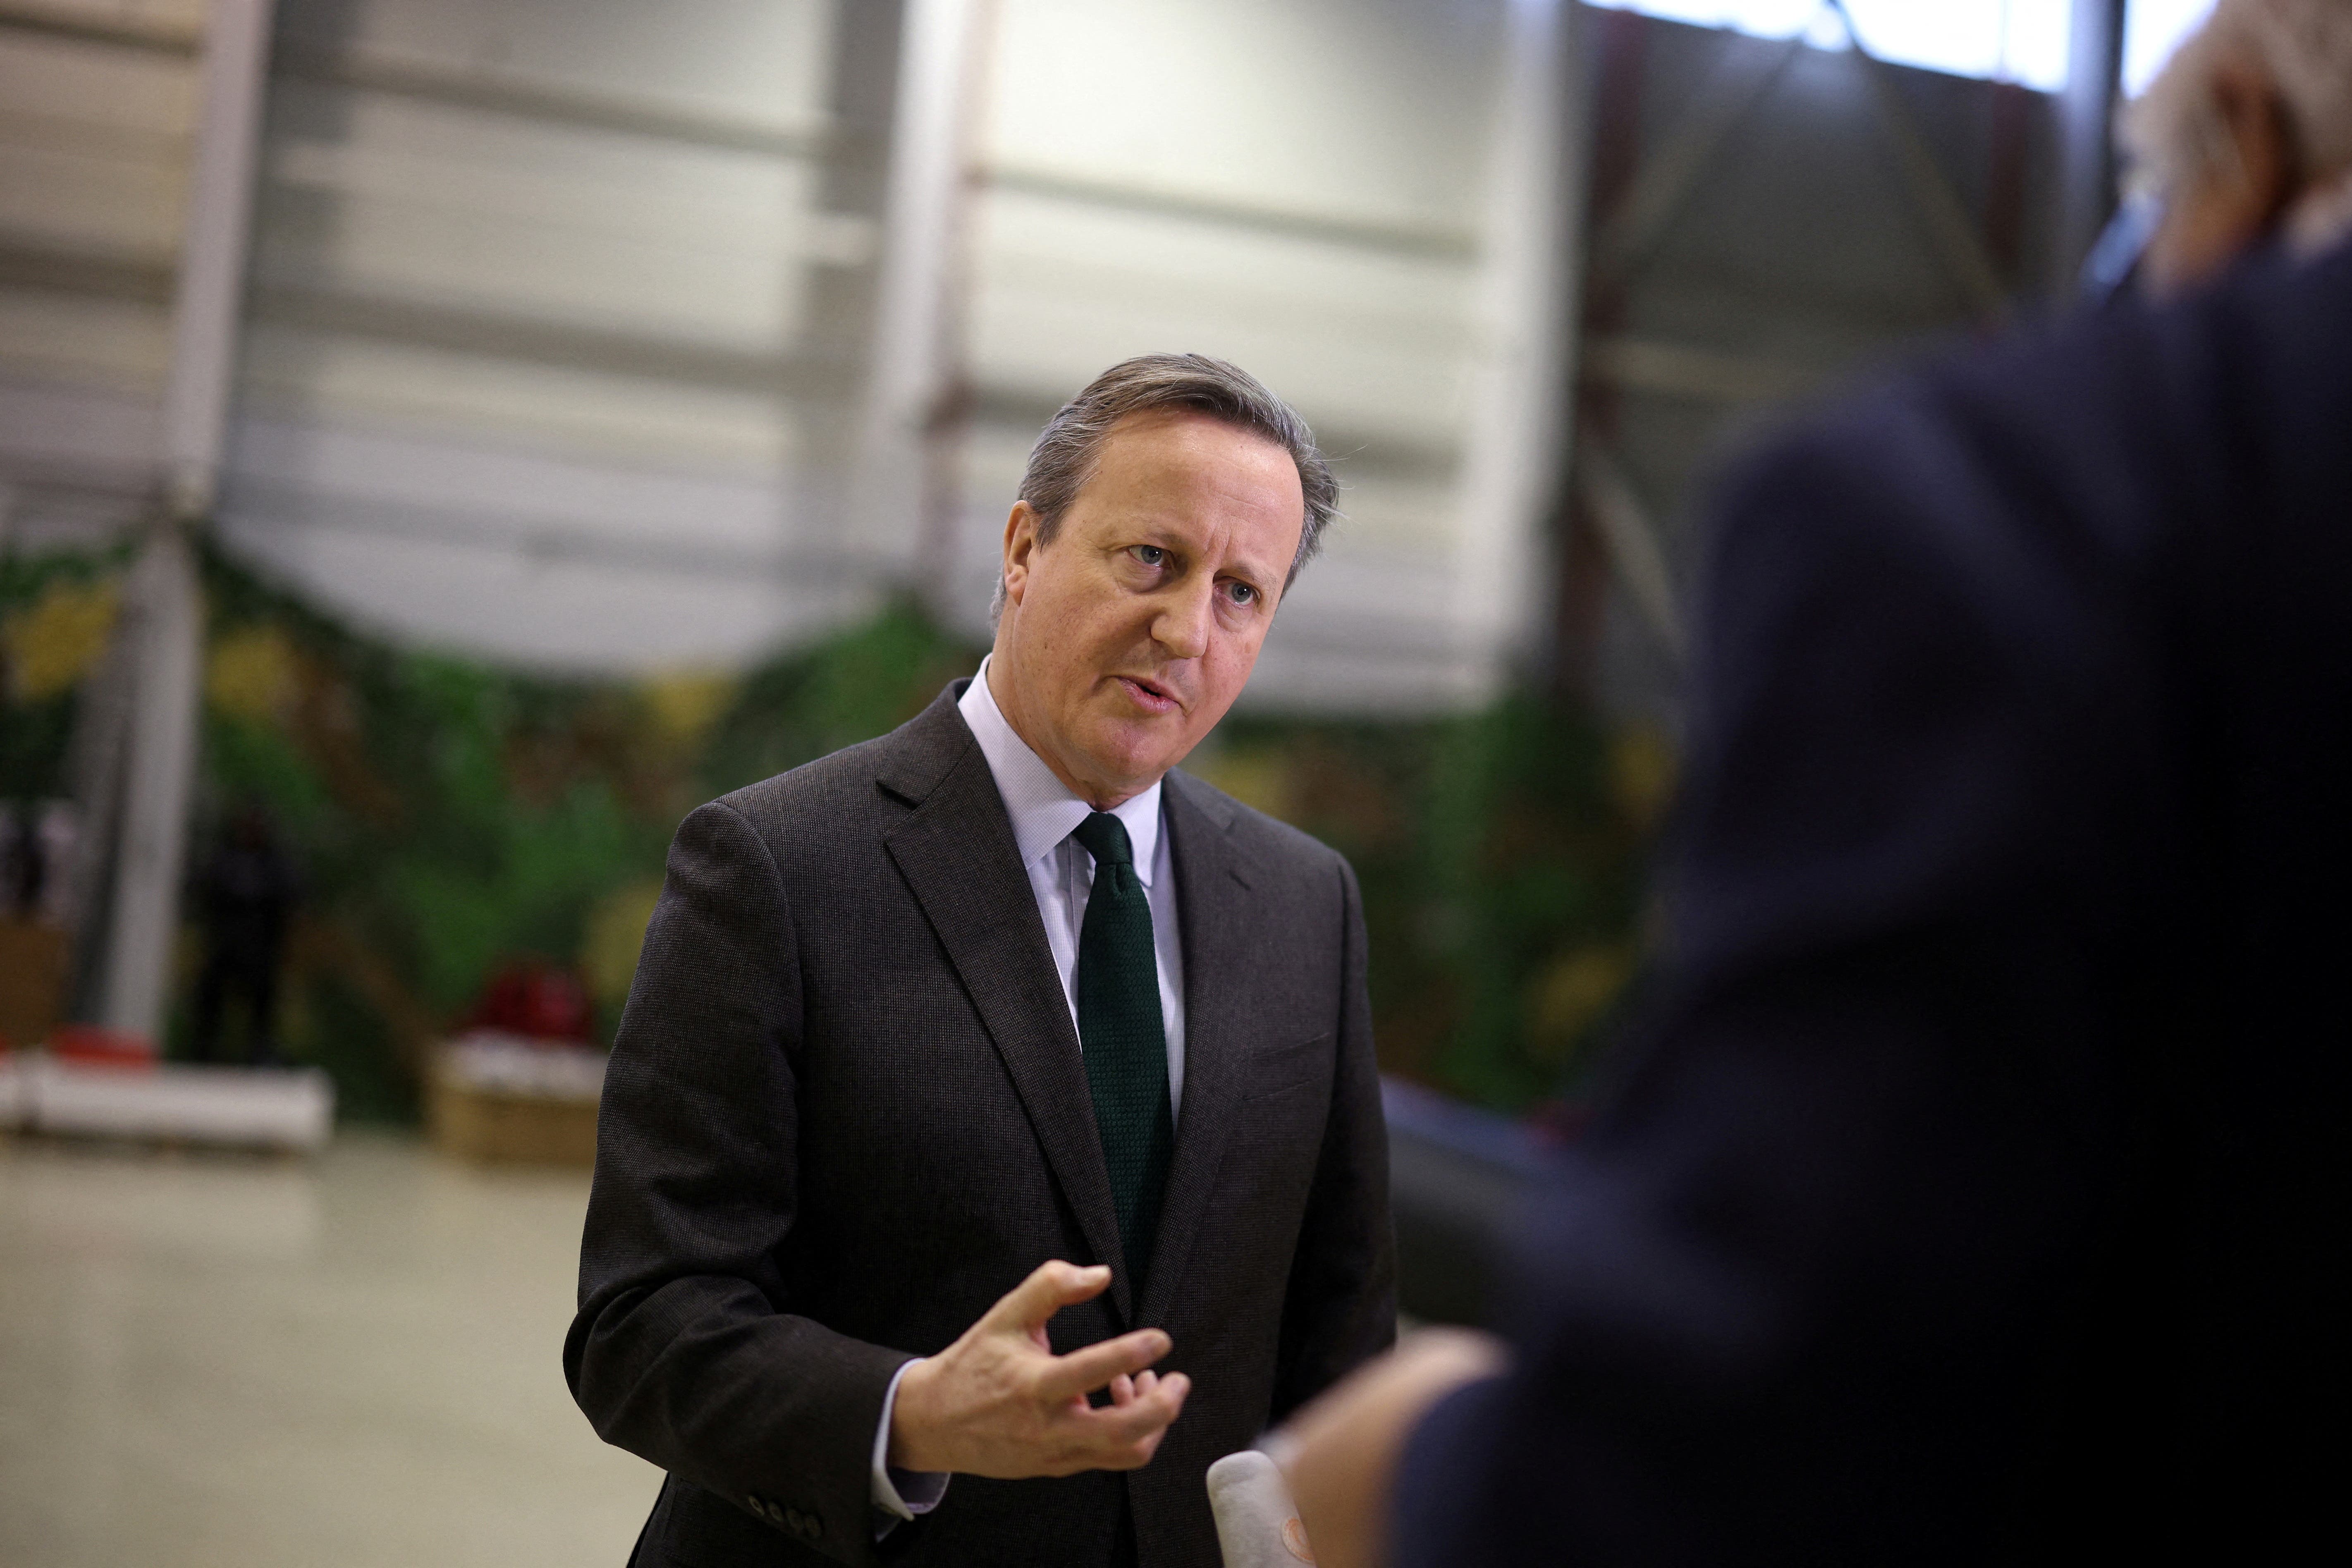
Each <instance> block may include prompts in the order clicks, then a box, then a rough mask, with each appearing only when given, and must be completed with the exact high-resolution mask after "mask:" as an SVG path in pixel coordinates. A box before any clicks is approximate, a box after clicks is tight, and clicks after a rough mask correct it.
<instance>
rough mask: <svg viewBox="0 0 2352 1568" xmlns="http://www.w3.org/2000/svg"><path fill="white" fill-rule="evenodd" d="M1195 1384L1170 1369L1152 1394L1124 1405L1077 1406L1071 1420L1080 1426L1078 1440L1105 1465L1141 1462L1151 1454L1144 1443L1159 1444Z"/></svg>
mask: <svg viewBox="0 0 2352 1568" xmlns="http://www.w3.org/2000/svg"><path fill="white" fill-rule="evenodd" d="M1191 1392H1192V1380H1191V1379H1189V1378H1187V1377H1186V1376H1185V1375H1184V1374H1183V1373H1181V1372H1171V1373H1169V1374H1168V1375H1167V1376H1166V1377H1163V1378H1161V1379H1160V1382H1159V1385H1158V1386H1157V1387H1155V1388H1154V1389H1153V1390H1152V1391H1151V1392H1150V1394H1138V1395H1137V1396H1136V1397H1135V1398H1134V1399H1133V1400H1131V1401H1129V1403H1127V1404H1125V1405H1097V1406H1092V1407H1089V1408H1087V1409H1084V1410H1074V1411H1072V1412H1071V1413H1070V1415H1069V1420H1070V1422H1071V1424H1072V1425H1073V1426H1076V1427H1078V1428H1080V1429H1081V1430H1080V1432H1079V1434H1078V1438H1077V1440H1078V1443H1079V1445H1080V1446H1081V1447H1084V1448H1085V1450H1086V1451H1087V1454H1088V1455H1089V1456H1091V1458H1092V1459H1093V1462H1094V1463H1095V1464H1097V1465H1098V1466H1101V1467H1103V1468H1122V1464H1123V1462H1126V1463H1131V1464H1141V1463H1142V1462H1143V1460H1144V1459H1145V1458H1150V1447H1145V1445H1147V1444H1150V1445H1154V1446H1156V1445H1157V1444H1158V1442H1159V1440H1160V1434H1161V1433H1163V1432H1165V1431H1167V1430H1168V1427H1169V1426H1170V1424H1171V1423H1172V1422H1173V1421H1174V1420H1175V1419H1176V1417H1177V1416H1179V1415H1181V1414H1183V1410H1184V1396H1185V1395H1186V1394H1189V1393H1191Z"/></svg>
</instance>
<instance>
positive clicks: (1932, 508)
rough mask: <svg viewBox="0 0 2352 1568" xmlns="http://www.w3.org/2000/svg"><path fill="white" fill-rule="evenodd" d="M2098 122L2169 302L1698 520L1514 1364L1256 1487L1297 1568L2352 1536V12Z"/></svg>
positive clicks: (2232, 1549)
mask: <svg viewBox="0 0 2352 1568" xmlns="http://www.w3.org/2000/svg"><path fill="white" fill-rule="evenodd" d="M2126 135H2127V137H2128V138H2129V140H2130V142H2132V143H2133V145H2134V148H2135V151H2136V152H2137V154H2138V155H2139V157H2140V159H2141V160H2142V163H2143V164H2144V165H2145V166H2147V168H2148V169H2149V171H2150V173H2151V174H2153V176H2154V178H2155V181H2156V183H2157V184H2158V187H2159V194H2160V195H2161V197H2162V199H2163V200H2164V202H2165V204H2166V218H2165V221H2164V222H2163V223H2162V224H2161V225H2160V226H2158V229H2157V231H2156V237H2155V241H2154V244H2153V247H2152V248H2151V249H2150V250H2149V251H2148V253H2147V257H2146V265H2145V268H2144V273H2143V282H2144V284H2145V285H2146V289H2145V290H2144V292H2145V294H2146V295H2147V296H2148V297H2145V298H2142V299H2138V300H2130V301H2126V302H2122V303H2119V304H2117V305H2116V307H2114V308H2112V309H2110V310H2104V311H2100V312H2095V313H2089V314H2085V315H2084V316H2082V317H2079V318H2077V319H2075V320H2073V321H2068V322H2066V323H2064V324H2063V326H2062V327H2061V328H2059V329H2057V330H2055V331H2051V332H2048V333H2046V334H2042V335H2038V336H2028V337H2021V338H2020V339H2018V340H2015V341H2011V342H2006V343H2002V344H1999V345H1995V346H1992V347H1990V348H1987V349H1984V350H1981V351H1979V352H1973V353H1966V354H1963V355H1960V356H1958V357H1956V358H1953V359H1950V360H1948V361H1945V362H1944V363H1939V364H1936V365H1933V366H1930V367H1929V368H1927V369H1926V370H1924V371H1922V372H1921V373H1919V374H1916V375H1913V376H1911V377H1910V378H1908V379H1907V380H1903V381H1898V382H1896V383H1895V384H1891V385H1889V386H1886V387H1885V388H1883V389H1881V390H1880V391H1879V393H1878V394H1877V395H1875V396H1873V397H1871V398H1869V399H1867V400H1864V401H1859V402H1856V403H1853V404H1850V405H1846V406H1843V407H1842V408H1839V409H1836V410H1834V411H1832V412H1830V413H1828V414H1826V415H1824V416H1821V417H1819V418H1817V419H1814V420H1811V421H1810V422H1809V423H1808V424H1807V425H1806V426H1803V427H1802V428H1801V430H1800V431H1799V432H1798V433H1797V434H1796V435H1794V436H1793V437H1790V438H1789V439H1788V440H1786V441H1785V442H1784V443H1782V444H1780V446H1779V447H1777V448H1776V449H1773V450H1770V451H1769V452H1767V453H1766V454H1764V455H1762V456H1761V457H1760V458H1759V459H1758V460H1755V461H1753V462H1751V463H1749V464H1748V466H1747V467H1746V468H1744V469H1743V470H1742V471H1741V472H1739V473H1738V475H1737V476H1736V477H1735V482H1733V483H1732V484H1731V485H1730V486H1729V489H1728V490H1727V494H1726V495H1725V496H1724V497H1723V498H1722V500H1721V504H1720V507H1719V511H1718V517H1717V524H1718V526H1717V530H1716V531H1715V534H1714V536H1713V539H1712V541H1711V553H1710V558H1709V562H1708V566H1707V570H1706V579H1705V585H1704V594H1703V596H1702V601H1701V603H1702V608H1703V611H1704V615H1703V618H1702V622H1701V640H1702V644H1703V646H1702V649H1701V652H1700V655H1699V659H1698V663H1697V665H1696V670H1695V680H1696V685H1695V708H1694V711H1693V717H1692V730H1691V737H1690V746H1689V757H1688V769H1687V783H1686V793H1685V798H1684V800H1683V802H1682V804H1681V806H1680V811H1679V816H1678V825H1677V833H1676V840H1675V843H1674V844H1673V845H1672V846H1671V847H1670V850H1669V854H1668V857H1667V860H1666V864H1665V867H1664V871H1665V882H1664V890H1665V892H1666V895H1667V898H1668V901H1669V909H1670V933H1671V934H1670V939H1669V942H1668V943H1667V946H1666V951H1665V952H1664V955H1663V958H1662V971H1661V973H1660V975H1659V976H1658V980H1659V986H1658V992H1657V994H1656V995H1655V996H1654V1005H1653V1006H1652V1007H1651V1009H1650V1012H1649V1015H1648V1016H1647V1018H1646V1020H1645V1024H1644V1026H1643V1027H1642V1028H1641V1029H1640V1030H1639V1031H1637V1033H1636V1035H1635V1036H1634V1037H1633V1038H1632V1039H1631V1040H1629V1041H1628V1042H1627V1047H1626V1049H1625V1051H1624V1054H1623V1056H1622V1058H1621V1059H1620V1061H1619V1064H1618V1079H1617V1081H1616V1083H1615V1085H1614V1086H1613V1090H1612V1095H1611V1097H1610V1100H1609V1103H1608V1104H1607V1106H1606V1109H1605V1110H1603V1111H1602V1113H1601V1116H1600V1117H1599V1119H1598V1120H1597V1121H1596V1122H1595V1124H1594V1125H1593V1127H1592V1128H1591V1131H1590V1133H1589V1135H1588V1136H1587V1138H1586V1139H1585V1140H1584V1141H1583V1142H1581V1143H1580V1145H1579V1146H1577V1147H1576V1148H1574V1149H1573V1150H1572V1151H1571V1152H1570V1153H1569V1155H1568V1156H1567V1158H1566V1159H1565V1161H1564V1165H1563V1169H1562V1170H1561V1171H1560V1172H1559V1175H1558V1178H1557V1179H1556V1181H1554V1182H1552V1183H1550V1184H1547V1186H1546V1188H1545V1190H1544V1191H1543V1192H1542V1193H1541V1194H1539V1195H1538V1197H1537V1198H1536V1199H1535V1201H1534V1203H1533V1205H1532V1208H1531V1212H1530V1214H1529V1215H1528V1216H1527V1223H1526V1225H1525V1226H1524V1234H1523V1236H1522V1237H1521V1241H1520V1244H1519V1247H1518V1249H1517V1259H1516V1264H1515V1268H1516V1270H1517V1286H1516V1292H1515V1297H1514V1304H1513V1306H1512V1307H1511V1309H1510V1310H1508V1311H1507V1313H1506V1315H1505V1316H1504V1318H1503V1320H1502V1321H1501V1325H1500V1326H1501V1327H1502V1328H1503V1329H1504V1331H1505V1334H1506V1339H1505V1340H1504V1341H1501V1342H1494V1341H1486V1340H1484V1339H1482V1338H1479V1337H1475V1336H1469V1335H1463V1334H1450V1335H1445V1336H1442V1337H1437V1338H1433V1339H1429V1340H1427V1341H1425V1342H1408V1343H1407V1344H1406V1346H1405V1347H1403V1348H1402V1349H1401V1350H1400V1351H1399V1352H1397V1353H1396V1354H1395V1355H1394V1356H1391V1357H1390V1358H1387V1359H1385V1360H1384V1361H1382V1362H1381V1363H1375V1364H1374V1366H1372V1367H1370V1368H1368V1369H1366V1371H1365V1372H1364V1373H1360V1374H1359V1375H1358V1376H1357V1377H1355V1378H1353V1379H1351V1380H1350V1381H1349V1382H1348V1383H1347V1384H1342V1385H1341V1386H1340V1387H1339V1389H1337V1390H1335V1391H1334V1392H1333V1393H1332V1394H1330V1395H1328V1396H1327V1397H1326V1398H1325V1399H1324V1400H1323V1401H1321V1402H1318V1405H1315V1406H1312V1407H1310V1408H1309V1410H1307V1412H1305V1413H1302V1415H1300V1416H1299V1417H1298V1418H1297V1420H1296V1421H1295V1422H1294V1423H1293V1424H1292V1426H1291V1427H1290V1428H1289V1429H1288V1430H1287V1431H1286V1432H1285V1433H1282V1434H1278V1435H1277V1436H1276V1438H1275V1440H1274V1442H1273V1443H1272V1444H1271V1445H1270V1446H1271V1447H1274V1448H1275V1450H1276V1452H1277V1454H1278V1455H1280V1456H1281V1457H1282V1458H1283V1459H1284V1461H1285V1464H1286V1469H1287V1471H1288V1474H1289V1476H1290V1479H1291V1481H1292V1484H1293V1487H1294V1489H1295V1491H1296V1494H1297V1500H1298V1504H1299V1507H1300V1511H1301V1514H1302V1516H1303V1518H1304V1519H1305V1521H1306V1524H1307V1533H1308V1536H1309V1538H1310V1539H1311V1540H1312V1542H1313V1543H1314V1546H1315V1549H1316V1552H1317V1554H1318V1560H1319V1561H1320V1562H1321V1563H1323V1564H1324V1568H1364V1565H1366V1564H1370V1563H1392V1564H1395V1565H1396V1568H1434V1565H1438V1564H1445V1565H1465V1568H1467V1565H1475V1568H1507V1565H1511V1564H1520V1563H1566V1562H1580V1563H1709V1564H1720V1563H1928V1562H1937V1563H1944V1562H1950V1563H1961V1562H1976V1563H1982V1562H1996V1561H2051V1562H2129V1561H2137V1560H2145V1559H2153V1558H2155V1557H2156V1556H2158V1553H2159V1552H2161V1554H2162V1555H2164V1556H2167V1557H2183V1558H2187V1559H2189V1560H2191V1561H2206V1562H2241V1561H2244V1562H2257V1561H2283V1560H2286V1559H2287V1557H2288V1556H2289V1555H2290V1553H2289V1552H2287V1551H2286V1550H2285V1548H2286V1547H2287V1545H2288V1544H2289V1543H2293V1544H2294V1547H2295V1550H2294V1552H2293V1553H2292V1555H2294V1556H2295V1557H2302V1556H2305V1555H2312V1556H2326V1555H2330V1554H2331V1553H2329V1552H2328V1551H2327V1549H2326V1547H2325V1546H2324V1544H2318V1545H2314V1544H2310V1543H2324V1542H2326V1541H2327V1540H2336V1541H2337V1542H2341V1541H2342V1540H2343V1538H2344V1535H2345V1528H2344V1525H2343V1522H2342V1521H2341V1518H2340V1510H2339V1508H2338V1507H2337V1500H2338V1498H2339V1497H2340V1493H2339V1492H2338V1491H2337V1488H2338V1487H2340V1486H2341V1485H2342V1475H2341V1463H2342V1459H2343V1457H2344V1455H2345V1452H2346V1445H2345V1443H2344V1440H2343V1438H2342V1437H2341V1436H2340V1433H2341V1431H2342V1425H2341V1424H2342V1421H2343V1418H2344V1417H2343V1409H2342V1405H2341V1399H2342V1394H2343V1388H2344V1380H2343V1377H2342V1355H2343V1352H2342V1350H2341V1348H2340V1342H2341V1340H2342V1337H2343V1335H2344V1334H2345V1332H2346V1324H2347V1321H2352V1311H2348V1310H2347V1301H2346V1300H2345V1296H2344V1292H2343V1290H2342V1288H2341V1286H2340V1285H2339V1284H2337V1283H2336V1280H2337V1279H2339V1277H2340V1274H2341V1257H2340V1254H2341V1252H2342V1249H2343V1247H2344V1242H2345V1228H2346V1227H2345V1224H2344V1221H2345V1215H2344V1199H2343V1195H2342V1194H2343V1191H2344V1187H2343V1184H2342V1183H2341V1181H2340V1179H2338V1177H2337V1175H2336V1171H2335V1166H2336V1163H2337V1162H2336V1160H2335V1159H2334V1158H2333V1154H2332V1151H2333V1148H2334V1146H2335V1145H2336V1144H2337V1143H2338V1142H2340V1141H2341V1139H2342V1138H2343V1131H2342V1129H2343V1126H2344V1124H2345V1121H2346V1120H2347V1114H2352V1103H2347V1096H2346V1093H2345V1090H2344V1086H2343V1083H2342V1078H2341V1075H2342V1070H2343V1069H2342V1068H2341V1066H2340V1065H2339V1061H2338V1058H2341V1057H2342V1056H2343V1055H2344V1054H2345V1053H2346V1050H2347V1043H2352V1042H2347V1029H2346V1026H2345V1022H2344V1001H2343V994H2342V982H2341V976H2342V974H2343V973H2344V964H2345V958H2344V955H2345V953H2346V952H2347V948H2352V811H2347V801H2346V779H2347V762H2352V758H2347V740H2352V241H2348V240H2347V229H2352V0H2300V3H2293V0H2269V3H2264V0H2221V5H2220V6H2219V7H2218V9H2217V11H2216V12H2215V14H2214V16H2213V17H2212V19H2211V21H2210V26H2208V28H2207V29H2206V31H2205V33H2204V34H2203V35H2202V36H2201V37H2199V38H2198V39H2197V40H2196V41H2195V42H2193V43H2191V44H2189V45H2188V46H2187V47H2185V48H2184V49H2183V51H2182V52H2181V54H2180V55H2179V57H2178V58H2177V60H2176V61H2175V63H2174V64H2173V65H2172V66H2171V67H2170V68H2169V70H2168V72H2167V74H2166V75H2165V77H2164V78H2163V79H2161V80H2160V81H2159V82H2158V83H2157V84H2156V85H2155V87H2154V88H2153V89H2151V91H2150V92H2149V93H2148V94H2147V97H2146V98H2145V99H2144V100H2141V102H2140V103H2139V104H2138V105H2137V106H2136V108H2135V110H2134V112H2133V113H2132V115H2131V117H2130V118H2129V119H2128V120H2127V121H2126ZM2329 1434H2335V1435H2334V1436H2330V1435H2329ZM2337 1550H2341V1546H2340V1545H2339V1547H2338V1548H2337Z"/></svg>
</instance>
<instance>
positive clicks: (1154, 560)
mask: <svg viewBox="0 0 2352 1568" xmlns="http://www.w3.org/2000/svg"><path fill="white" fill-rule="evenodd" d="M1128 553H1129V554H1130V555H1132V556H1134V557H1135V558H1136V559H1137V560H1138V561H1140V562H1142V563H1144V564H1145V565H1146V566H1160V565H1164V564H1165V563H1167V560H1168V552H1166V551H1165V550H1162V549H1161V548H1160V546H1158V545H1157V544H1139V545H1137V546H1136V547H1135V548H1134V549H1132V550H1130V551H1129V552H1128Z"/></svg>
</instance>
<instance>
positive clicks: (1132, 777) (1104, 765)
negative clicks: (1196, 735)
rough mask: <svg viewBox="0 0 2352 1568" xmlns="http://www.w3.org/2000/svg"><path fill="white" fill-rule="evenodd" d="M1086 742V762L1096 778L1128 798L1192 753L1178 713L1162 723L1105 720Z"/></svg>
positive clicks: (1148, 786) (1138, 719)
mask: <svg viewBox="0 0 2352 1568" xmlns="http://www.w3.org/2000/svg"><path fill="white" fill-rule="evenodd" d="M1087 741H1088V744H1087V761H1088V762H1089V763H1092V764H1093V766H1094V771H1095V775H1096V776H1097V778H1101V779H1105V780H1108V781H1117V782H1118V784H1120V785H1122V786H1123V787H1124V788H1125V789H1126V790H1127V792H1128V793H1129V794H1141V793H1142V792H1143V791H1145V790H1147V789H1150V787H1151V786H1152V785H1153V784H1156V783H1157V782H1159V779H1160V775H1161V774H1162V773H1166V772H1167V771H1168V770H1169V769H1170V768H1172V767H1174V766H1175V765H1176V764H1177V763H1181V762H1182V761H1183V760H1184V756H1185V753H1186V752H1190V751H1191V750H1192V735H1191V734H1190V733H1189V732H1188V731H1187V730H1186V727H1185V724H1184V715H1183V714H1181V713H1173V714H1170V715H1169V716H1168V717H1166V718H1164V719H1147V718H1141V717H1135V716H1129V717H1122V718H1118V719H1109V720H1106V721H1102V722H1100V723H1098V724H1097V725H1096V726H1095V732H1094V733H1093V734H1091V735H1089V736H1088V737H1087Z"/></svg>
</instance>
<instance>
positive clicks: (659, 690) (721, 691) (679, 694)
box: [641, 670, 735, 746]
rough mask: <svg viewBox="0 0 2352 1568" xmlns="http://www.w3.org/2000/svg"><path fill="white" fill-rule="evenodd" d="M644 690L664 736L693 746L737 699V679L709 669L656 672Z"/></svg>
mask: <svg viewBox="0 0 2352 1568" xmlns="http://www.w3.org/2000/svg"><path fill="white" fill-rule="evenodd" d="M641 691H642V693H643V695H644V698H645V703H646V712H647V713H648V714H649V715H651V716H652V719H653V721H654V727H655V728H656V730H658V731H661V736H662V739H663V740H665V741H667V742H670V743H671V744H673V745H677V746H691V745H693V744H694V743H695V742H698V741H699V740H701V739H702V737H703V736H704V735H705V734H707V733H709V730H710V727H711V726H712V725H713V724H716V723H717V722H719V719H720V717H721V716H722V715H724V714H725V713H726V711H727V710H728V709H729V707H730V706H731V705H732V704H733V703H734V701H735V679H734V677H732V676H730V675H719V674H713V673H710V672H708V671H702V672H697V671H691V670H684V671H679V672H677V673H676V674H671V675H663V676H656V678H654V679H651V680H649V681H647V682H646V684H645V685H644V687H643V688H641Z"/></svg>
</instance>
